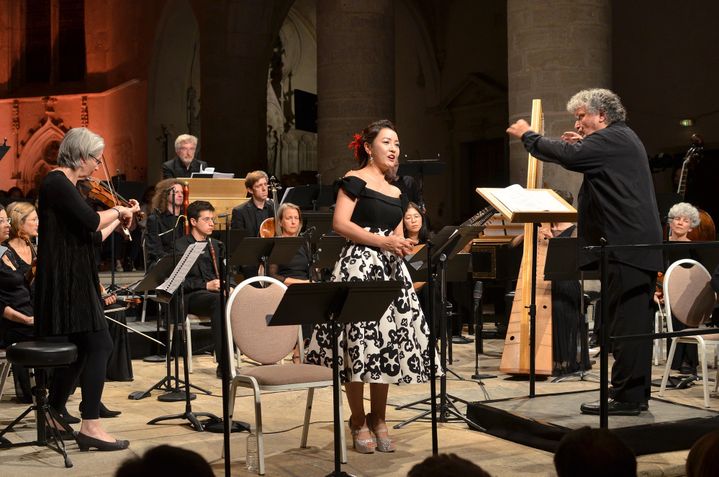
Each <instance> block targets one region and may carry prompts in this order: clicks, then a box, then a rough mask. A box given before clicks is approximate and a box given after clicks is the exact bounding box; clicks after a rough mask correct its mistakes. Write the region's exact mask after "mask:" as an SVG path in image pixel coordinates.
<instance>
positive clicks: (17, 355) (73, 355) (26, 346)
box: [0, 341, 77, 467]
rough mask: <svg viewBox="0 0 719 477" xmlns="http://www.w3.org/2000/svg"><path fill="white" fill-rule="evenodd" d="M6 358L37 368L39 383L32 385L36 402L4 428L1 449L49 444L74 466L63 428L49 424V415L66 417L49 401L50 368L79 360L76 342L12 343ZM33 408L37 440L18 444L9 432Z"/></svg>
mask: <svg viewBox="0 0 719 477" xmlns="http://www.w3.org/2000/svg"><path fill="white" fill-rule="evenodd" d="M6 358H7V360H8V361H9V362H11V363H13V364H17V365H20V366H23V367H26V368H34V369H35V386H34V387H33V388H32V391H33V394H34V395H35V402H34V404H33V405H32V406H30V407H29V408H27V409H26V410H25V411H24V412H23V413H22V414H20V415H19V416H18V417H17V418H16V419H15V420H14V421H13V422H11V423H10V424H9V425H8V426H7V427H5V429H2V430H0V449H8V448H12V447H24V446H45V447H48V448H50V449H52V450H54V451H55V452H57V453H58V454H60V455H62V456H63V458H64V460H65V467H72V461H71V460H70V458H69V457H68V456H67V451H66V450H65V442H63V440H62V436H61V435H60V431H59V430H57V429H55V428H54V427H52V426H48V425H47V422H48V419H49V418H52V419H53V420H54V421H55V422H58V423H62V418H61V417H60V416H59V415H58V413H57V411H55V410H54V409H52V408H51V407H50V405H49V404H48V403H47V376H46V374H47V372H46V369H49V368H61V367H64V366H68V365H70V364H72V363H73V362H74V361H75V360H76V359H77V346H75V345H74V344H72V343H53V342H46V341H24V342H21V343H15V344H12V345H10V346H8V348H7V350H6ZM33 411H34V412H35V415H36V425H37V439H35V440H34V441H27V442H15V443H13V442H10V441H9V440H7V439H6V438H5V435H6V434H7V433H8V432H11V431H12V430H13V428H14V427H15V425H16V424H18V423H19V422H20V421H22V420H23V419H24V418H25V416H27V415H28V414H30V413H31V412H33ZM65 430H67V431H72V429H70V428H66V429H65ZM48 434H49V435H48Z"/></svg>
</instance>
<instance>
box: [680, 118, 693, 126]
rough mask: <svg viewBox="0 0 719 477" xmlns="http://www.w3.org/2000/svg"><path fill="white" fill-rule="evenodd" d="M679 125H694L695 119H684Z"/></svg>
mask: <svg viewBox="0 0 719 477" xmlns="http://www.w3.org/2000/svg"><path fill="white" fill-rule="evenodd" d="M679 125H680V126H682V127H684V128H690V127H692V126H694V120H693V119H682V120H681V121H679Z"/></svg>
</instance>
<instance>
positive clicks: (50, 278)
mask: <svg viewBox="0 0 719 477" xmlns="http://www.w3.org/2000/svg"><path fill="white" fill-rule="evenodd" d="M38 214H39V216H40V228H39V230H38V239H39V243H38V262H37V277H36V278H35V329H36V331H37V333H38V335H39V336H54V335H67V334H71V333H81V332H87V331H99V330H102V329H107V322H106V320H105V317H104V313H103V306H102V300H101V297H100V290H99V288H98V284H99V283H100V280H99V278H98V275H97V263H96V261H95V252H94V246H95V244H96V243H99V242H100V240H101V237H100V234H99V233H98V232H96V230H97V226H98V225H99V223H100V216H99V215H98V214H97V213H96V212H95V211H94V210H93V209H92V208H91V207H90V206H89V205H87V203H86V202H85V199H84V198H83V197H82V195H81V194H80V192H78V190H77V189H76V188H75V186H74V185H73V184H72V182H70V180H69V179H68V178H67V176H66V175H65V174H63V173H62V172H61V171H57V170H56V171H52V172H50V173H49V174H48V175H47V176H45V179H44V180H43V182H42V185H41V187H40V196H39V199H38Z"/></svg>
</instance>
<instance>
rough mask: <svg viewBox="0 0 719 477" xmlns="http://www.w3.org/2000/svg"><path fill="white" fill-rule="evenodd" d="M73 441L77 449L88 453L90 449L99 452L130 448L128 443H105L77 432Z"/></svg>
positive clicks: (119, 441)
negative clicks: (75, 442)
mask: <svg viewBox="0 0 719 477" xmlns="http://www.w3.org/2000/svg"><path fill="white" fill-rule="evenodd" d="M75 441H77V445H78V447H80V450H81V451H83V452H85V451H89V450H90V449H91V448H94V449H97V450H99V451H107V452H109V451H117V450H123V449H127V448H128V447H130V441H125V440H122V441H121V440H116V441H115V442H107V441H101V440H100V439H95V438H94V437H90V436H86V435H85V434H83V433H82V432H78V433H77V434H75Z"/></svg>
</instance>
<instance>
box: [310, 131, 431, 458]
mask: <svg viewBox="0 0 719 477" xmlns="http://www.w3.org/2000/svg"><path fill="white" fill-rule="evenodd" d="M349 147H350V149H352V150H353V151H354V155H355V159H356V160H357V162H358V164H359V169H357V170H351V171H349V172H347V174H346V175H345V176H344V177H343V178H342V179H341V180H340V188H339V191H338V196H337V204H336V206H335V211H334V216H333V219H332V225H333V228H334V230H335V231H336V232H337V233H338V234H339V235H341V236H343V237H345V238H346V239H347V240H348V243H347V245H346V246H345V247H344V248H343V249H342V253H341V255H340V259H339V261H338V262H337V264H336V266H335V269H334V272H333V274H332V280H333V281H337V282H346V281H376V280H379V281H382V280H398V281H400V282H401V283H402V284H403V288H402V292H401V296H400V297H398V298H397V299H395V300H394V302H393V303H392V304H391V305H390V307H389V308H388V309H387V311H386V312H385V313H384V315H383V316H382V318H380V320H379V321H378V322H359V323H349V324H347V325H345V327H344V329H343V330H342V333H341V335H340V337H339V342H340V347H341V349H340V356H337V357H334V356H333V351H332V348H331V346H330V340H329V338H328V336H329V329H328V327H327V325H324V324H322V325H317V326H315V329H314V333H313V335H312V339H311V341H310V345H309V348H308V352H307V362H308V363H311V364H317V365H323V366H332V362H333V361H334V359H335V358H336V359H337V363H338V365H339V369H340V378H341V380H342V382H343V383H344V385H345V390H346V393H347V402H348V404H349V407H350V410H351V412H352V415H351V416H350V419H349V426H350V430H351V433H352V442H353V446H354V448H355V450H356V451H357V452H360V453H363V454H370V453H373V452H374V451H375V450H377V451H380V452H393V451H394V450H395V448H396V444H395V442H394V441H393V440H392V438H391V437H390V436H389V434H388V429H387V425H386V423H385V411H386V406H387V393H388V390H389V384H407V383H424V382H426V381H427V380H428V379H429V375H430V366H431V365H434V363H431V361H430V360H429V336H428V333H429V327H428V326H427V322H426V321H425V318H424V314H423V313H422V310H421V309H420V306H419V301H418V299H417V295H416V294H415V292H414V289H413V288H412V281H411V279H410V276H409V273H408V272H407V267H406V266H405V264H404V261H403V260H402V257H403V256H404V255H407V254H409V253H410V252H411V251H412V243H411V242H410V241H409V240H408V239H406V238H404V234H403V232H402V217H403V215H404V209H405V207H406V204H407V202H406V199H404V197H403V196H401V193H400V191H399V189H397V188H396V187H394V186H392V185H391V184H389V182H387V179H386V174H387V171H388V170H389V169H390V168H391V167H393V166H394V164H395V162H396V161H397V160H398V159H399V152H400V151H399V138H398V136H397V132H396V130H395V127H394V125H393V124H392V123H391V122H390V121H388V120H380V121H376V122H374V123H372V124H370V125H369V126H367V127H366V128H365V129H364V130H363V131H362V133H361V134H355V136H354V140H353V141H352V142H351V143H350V145H349ZM365 383H369V388H370V403H371V404H370V407H371V412H370V413H369V414H367V415H365V411H364V385H365Z"/></svg>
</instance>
